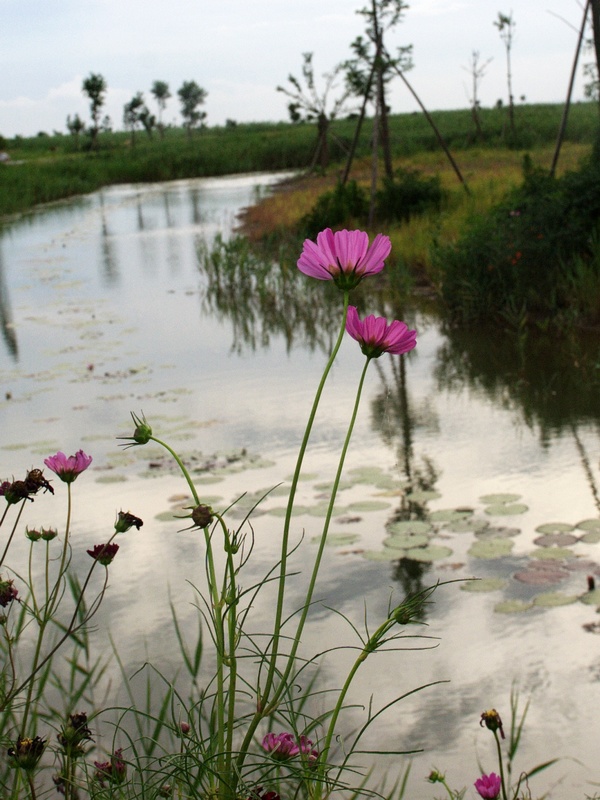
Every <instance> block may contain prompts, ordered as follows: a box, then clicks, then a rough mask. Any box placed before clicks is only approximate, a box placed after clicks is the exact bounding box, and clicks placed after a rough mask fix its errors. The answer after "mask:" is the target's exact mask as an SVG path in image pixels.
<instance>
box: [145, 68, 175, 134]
mask: <svg viewBox="0 0 600 800" xmlns="http://www.w3.org/2000/svg"><path fill="white" fill-rule="evenodd" d="M150 91H151V92H152V95H153V96H154V99H155V100H156V102H157V104H158V125H157V127H158V130H159V131H160V136H161V139H162V138H163V136H164V135H165V128H164V125H163V121H162V115H163V113H164V110H165V108H166V107H167V100H168V99H169V98H170V97H171V92H170V91H169V84H168V83H165V81H154V83H153V84H152V89H150Z"/></svg>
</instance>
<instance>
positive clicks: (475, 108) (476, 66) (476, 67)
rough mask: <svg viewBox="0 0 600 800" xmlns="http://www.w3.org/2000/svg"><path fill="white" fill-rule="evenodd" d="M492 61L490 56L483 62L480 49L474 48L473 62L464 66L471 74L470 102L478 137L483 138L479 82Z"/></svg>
mask: <svg viewBox="0 0 600 800" xmlns="http://www.w3.org/2000/svg"><path fill="white" fill-rule="evenodd" d="M490 61H492V59H491V58H488V60H487V61H484V62H483V63H482V62H481V61H480V60H479V51H478V50H473V52H472V53H471V64H470V65H469V66H468V67H463V69H465V70H467V72H469V73H470V75H471V97H469V103H470V104H471V116H472V118H473V123H474V125H475V131H476V137H477V139H483V130H482V128H481V119H480V117H479V109H480V102H479V84H480V83H481V81H482V80H483V76H484V75H485V71H486V69H487V68H488V65H489V63H490Z"/></svg>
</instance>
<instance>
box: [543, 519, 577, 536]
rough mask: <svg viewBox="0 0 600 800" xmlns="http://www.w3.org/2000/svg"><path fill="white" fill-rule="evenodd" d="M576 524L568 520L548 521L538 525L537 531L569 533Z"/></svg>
mask: <svg viewBox="0 0 600 800" xmlns="http://www.w3.org/2000/svg"><path fill="white" fill-rule="evenodd" d="M574 527H575V526H574V525H569V523H568V522H547V523H545V524H544V525H538V526H537V528H536V531H537V532H538V533H550V534H553V533H568V532H569V531H572V530H573V528H574Z"/></svg>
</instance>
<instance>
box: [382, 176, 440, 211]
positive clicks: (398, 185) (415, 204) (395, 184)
mask: <svg viewBox="0 0 600 800" xmlns="http://www.w3.org/2000/svg"><path fill="white" fill-rule="evenodd" d="M442 200H443V192H442V187H441V183H440V179H439V178H438V177H431V178H424V177H422V176H421V174H420V172H419V171H418V170H408V169H402V170H397V171H396V173H395V175H394V178H393V179H390V178H385V180H384V182H383V188H382V189H380V190H379V191H378V192H377V196H376V204H377V211H376V214H377V218H378V219H382V220H386V221H395V220H399V221H401V222H407V221H408V220H409V219H410V218H411V217H413V216H415V215H417V214H422V213H423V212H424V211H439V210H440V208H441V205H442Z"/></svg>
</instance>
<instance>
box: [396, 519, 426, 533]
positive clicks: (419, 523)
mask: <svg viewBox="0 0 600 800" xmlns="http://www.w3.org/2000/svg"><path fill="white" fill-rule="evenodd" d="M432 528H433V526H432V525H431V523H429V522H425V521H424V520H421V519H404V520H399V521H398V522H392V523H391V524H390V525H386V529H387V532H388V533H389V534H396V533H429V531H431V530H432Z"/></svg>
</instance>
